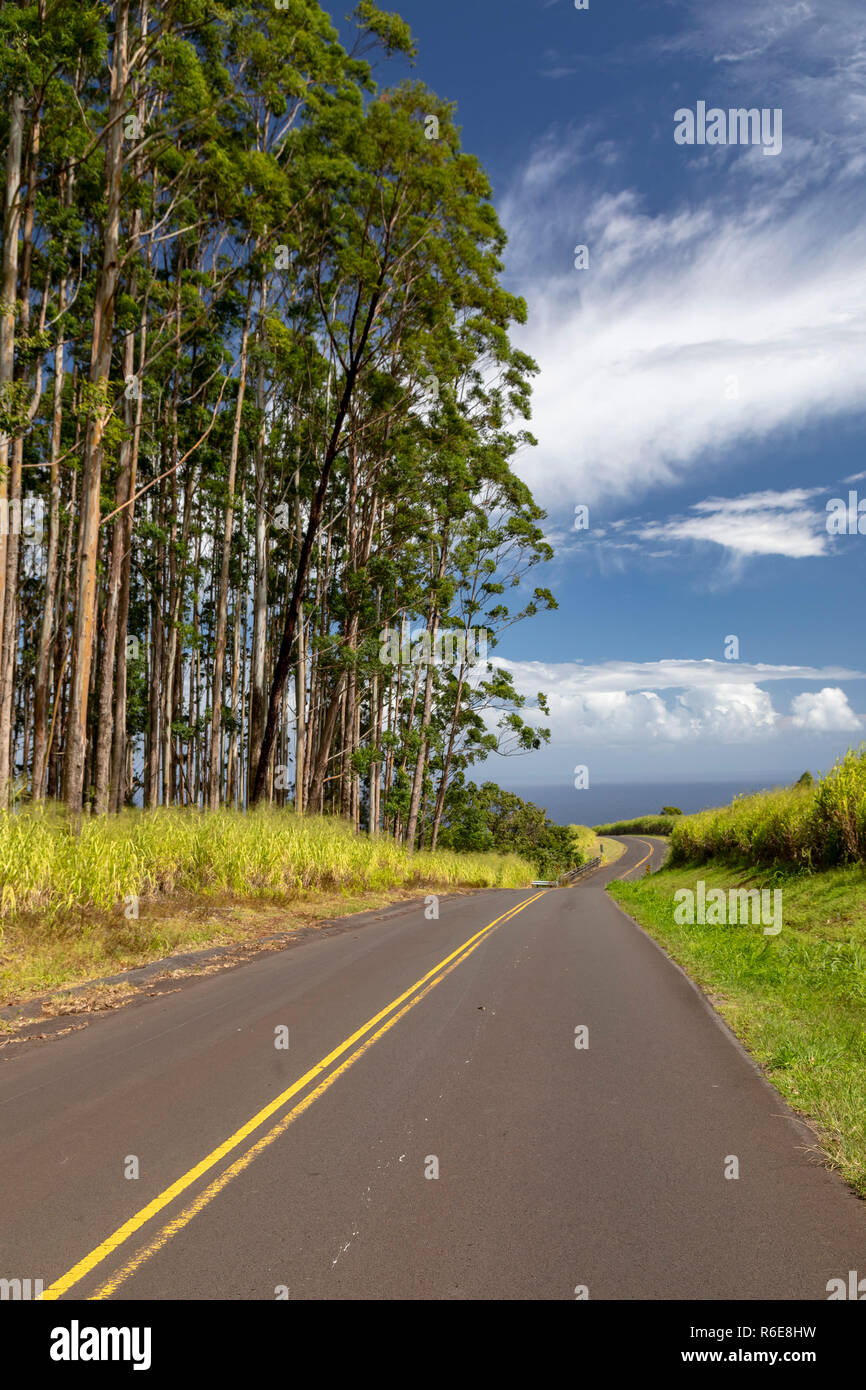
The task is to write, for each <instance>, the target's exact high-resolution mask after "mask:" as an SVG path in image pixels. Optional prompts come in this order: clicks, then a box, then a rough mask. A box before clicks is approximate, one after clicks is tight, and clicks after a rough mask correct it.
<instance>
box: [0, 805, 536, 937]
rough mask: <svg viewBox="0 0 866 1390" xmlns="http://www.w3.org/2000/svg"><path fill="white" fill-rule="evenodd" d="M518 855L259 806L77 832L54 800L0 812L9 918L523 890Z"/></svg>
mask: <svg viewBox="0 0 866 1390" xmlns="http://www.w3.org/2000/svg"><path fill="white" fill-rule="evenodd" d="M532 873H533V870H532V866H531V865H530V864H528V863H527V862H526V861H525V860H523V859H520V858H519V857H518V856H517V855H500V854H458V853H456V852H454V851H449V850H442V851H436V852H435V853H429V852H422V853H418V854H414V855H410V854H409V853H407V851H406V850H405V849H404V848H403V847H402V846H401V845H398V844H396V843H395V842H394V841H393V840H390V839H388V838H386V837H380V838H378V839H375V840H374V839H371V838H370V837H369V836H367V835H356V834H355V833H354V832H353V831H352V830H351V828H350V827H348V826H346V825H345V824H344V823H343V822H341V821H338V820H335V819H333V818H331V817H323V816H309V817H307V816H304V817H298V816H295V815H293V814H292V813H291V812H286V811H276V810H259V811H251V812H246V813H244V812H238V811H232V810H220V811H214V812H201V811H195V810H182V809H159V810H153V811H135V810H130V811H125V812H123V813H122V814H121V815H120V816H115V817H110V818H102V817H100V818H96V817H94V818H92V819H89V820H85V821H84V822H83V823H82V825H81V829H80V833H76V831H75V828H74V827H73V826H72V825H71V824H70V822H69V821H68V820H67V818H66V816H65V814H64V813H63V811H62V810H61V809H60V808H57V807H51V806H48V807H42V808H33V809H27V810H24V811H21V812H18V813H10V812H3V813H2V814H0V916H3V917H9V916H11V915H13V914H16V913H20V912H39V913H40V914H42V915H45V916H48V917H51V916H54V915H56V914H59V913H63V912H67V911H71V910H74V909H79V908H95V909H102V910H112V909H116V908H117V907H118V906H119V905H121V904H123V902H124V900H125V899H127V898H129V897H132V896H135V897H137V898H138V899H140V900H142V901H147V900H148V899H165V898H170V897H172V896H175V895H186V894H192V895H196V896H205V897H211V896H215V895H226V894H229V895H238V896H244V897H259V896H260V897H284V896H286V895H288V896H293V895H296V894H299V893H304V892H307V891H311V890H312V891H315V890H317V889H320V890H331V891H333V890H337V891H345V892H347V893H349V892H352V893H354V892H358V891H364V890H372V891H376V890H381V889H386V888H401V887H412V886H414V885H418V886H421V885H425V884H431V885H432V884H439V885H443V886H446V885H447V886H455V887H456V886H458V885H459V886H465V887H471V888H517V887H522V886H523V885H524V884H526V883H528V882H529V880H530V879H531V878H532Z"/></svg>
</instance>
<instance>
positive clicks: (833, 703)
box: [791, 686, 862, 734]
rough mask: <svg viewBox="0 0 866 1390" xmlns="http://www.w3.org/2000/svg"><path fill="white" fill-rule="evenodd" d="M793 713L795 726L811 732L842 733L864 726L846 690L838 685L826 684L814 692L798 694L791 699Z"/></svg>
mask: <svg viewBox="0 0 866 1390" xmlns="http://www.w3.org/2000/svg"><path fill="white" fill-rule="evenodd" d="M791 713H792V714H793V716H794V718H793V721H792V722H793V724H794V727H795V728H796V729H806V730H808V731H809V732H810V733H818V734H826V733H837V732H839V733H842V732H845V731H847V730H850V729H859V728H861V727H862V726H861V722H860V720H859V719H858V718H857V716H856V714H855V713H854V711H853V710H852V708H851V706H850V705H849V703H848V697H847V696H846V694H845V692H844V690H839V688H838V687H835V688H834V687H832V686H825V687H824V689H823V690H819V691H817V692H814V693H813V692H806V693H805V694H803V695H796V696H795V697H794V699H793V700H792V701H791Z"/></svg>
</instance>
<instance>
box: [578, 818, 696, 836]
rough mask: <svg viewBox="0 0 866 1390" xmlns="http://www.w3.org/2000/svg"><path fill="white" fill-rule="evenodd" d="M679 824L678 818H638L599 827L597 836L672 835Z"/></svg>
mask: <svg viewBox="0 0 866 1390" xmlns="http://www.w3.org/2000/svg"><path fill="white" fill-rule="evenodd" d="M676 823H677V816H674V815H660V816H636V817H635V818H634V819H633V820H618V821H612V822H611V824H610V825H597V826H596V827H595V833H596V835H670V833H671V831H672V830H673V827H674V826H675V825H676Z"/></svg>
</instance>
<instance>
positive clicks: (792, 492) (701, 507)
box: [638, 488, 829, 559]
mask: <svg viewBox="0 0 866 1390" xmlns="http://www.w3.org/2000/svg"><path fill="white" fill-rule="evenodd" d="M818 492H820V489H817V488H791V489H789V490H788V491H787V492H754V493H750V494H747V495H746V496H742V497H711V498H708V499H707V500H706V501H705V502H696V503H695V504H694V505H693V507H692V509H691V510H692V511H693V512H695V513H697V515H695V516H686V517H672V518H670V519H669V520H667V521H654V522H648V523H647V524H646V525H645V526H643V527H642V528H641V529H640V531H639V532H638V534H639V535H640V536H641V538H642V539H643V540H650V541H658V540H679V541H712V542H713V544H715V545H720V546H723V547H724V548H725V549H727V550H730V551H733V552H734V553H735V554H736V555H738V556H749V555H785V556H788V557H790V558H792V559H802V558H804V557H806V556H814V555H825V554H826V553H827V551H828V549H829V538H828V535H827V524H826V523H827V515H826V510H822V511H816V510H813V509H812V508H810V507H808V506H807V503H808V501H809V499H810V498H811V497H813V496H815V494H816V493H818Z"/></svg>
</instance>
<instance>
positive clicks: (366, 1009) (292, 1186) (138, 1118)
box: [0, 839, 866, 1300]
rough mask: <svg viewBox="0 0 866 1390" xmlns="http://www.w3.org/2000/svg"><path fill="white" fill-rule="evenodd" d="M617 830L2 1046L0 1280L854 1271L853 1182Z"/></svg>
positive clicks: (672, 1281) (435, 1280) (360, 1279)
mask: <svg viewBox="0 0 866 1390" xmlns="http://www.w3.org/2000/svg"><path fill="white" fill-rule="evenodd" d="M627 845H628V848H627V852H626V855H625V856H624V858H622V859H621V860H619V861H618V862H617V863H616V864H613V865H611V866H608V867H607V868H605V869H602V870H599V871H597V872H596V873H594V874H593V875H591V876H590V877H589V878H588V879H586V880H585V881H584V882H582V883H579V884H578V885H577V886H575V887H573V888H569V889H553V890H546V891H545V890H539V889H530V890H524V891H520V892H518V891H496V892H485V893H478V894H473V895H469V896H459V895H455V896H451V897H448V898H444V899H442V901H441V903H440V904H439V917H438V919H433V920H429V919H428V918H427V917H426V916H425V909H424V905H423V903H421V904H414V903H413V904H408V905H404V906H403V907H401V908H400V909H398V910H397V911H391V912H390V913H388V914H386V915H384V916H383V917H382V918H381V920H378V921H374V922H372V923H370V922H367V923H365V924H363V925H357V924H353V923H352V922H351V920H349V921H347V922H345V923H344V924H343V929H341V930H339V931H337V932H335V933H333V934H330V935H326V936H322V935H319V936H314V935H311V936H310V938H309V939H307V940H304V941H303V942H302V944H300V945H298V946H296V947H294V948H293V949H290V950H286V951H283V952H279V953H276V954H268V955H265V956H262V957H260V958H257V959H255V960H253V961H252V962H249V963H247V964H245V965H243V966H241V967H239V968H237V969H235V970H232V971H229V972H225V973H223V974H218V975H215V976H210V977H207V978H202V979H199V980H195V981H193V982H191V983H190V984H188V985H186V986H184V987H183V988H180V989H178V990H177V992H175V993H168V994H165V995H163V996H162V997H159V998H155V999H146V1000H143V1001H142V1002H141V1003H137V1004H134V1005H132V1006H130V1007H129V1008H127V1009H125V1010H123V1011H121V1012H119V1013H117V1014H114V1015H111V1016H106V1017H100V1018H99V1019H97V1020H96V1021H95V1022H94V1023H93V1024H92V1025H91V1026H89V1027H87V1028H86V1029H84V1030H83V1031H80V1032H75V1033H71V1034H69V1035H68V1036H66V1037H62V1038H59V1039H56V1040H53V1041H50V1042H44V1043H28V1044H23V1045H19V1046H18V1047H17V1049H16V1048H13V1047H8V1048H6V1049H5V1050H4V1052H3V1053H2V1057H3V1061H2V1063H0V1191H2V1220H0V1276H2V1277H5V1278H13V1277H19V1278H27V1277H29V1278H32V1279H42V1280H43V1282H44V1286H45V1293H46V1296H49V1297H52V1298H56V1297H60V1298H64V1299H82V1298H94V1297H96V1298H113V1299H116V1300H123V1299H217V1298H223V1299H274V1298H275V1297H276V1296H288V1297H289V1298H290V1299H484V1298H491V1299H555V1300H558V1299H574V1298H575V1297H576V1296H578V1294H576V1291H583V1290H585V1291H586V1292H587V1293H588V1296H589V1297H590V1298H591V1299H720V1298H734V1299H752V1298H770V1299H772V1298H782V1299H826V1297H827V1294H826V1292H825V1290H826V1285H827V1281H828V1280H829V1279H831V1278H836V1277H844V1278H847V1273H848V1271H849V1270H851V1269H861V1270H862V1271H863V1272H864V1273H866V1203H863V1202H862V1201H860V1200H859V1199H858V1198H856V1197H855V1196H854V1195H853V1194H852V1193H851V1192H850V1191H849V1190H848V1188H847V1187H846V1186H845V1185H844V1184H843V1183H842V1182H841V1180H840V1179H839V1178H837V1177H836V1176H835V1175H834V1174H832V1173H830V1172H829V1171H827V1169H826V1168H824V1167H823V1166H822V1165H821V1163H820V1162H819V1160H818V1157H817V1156H816V1155H815V1154H814V1153H812V1154H810V1153H809V1152H808V1149H809V1146H810V1144H811V1143H812V1140H811V1136H810V1135H809V1132H808V1131H807V1130H806V1129H805V1128H804V1127H803V1126H802V1125H800V1124H799V1122H798V1121H797V1120H796V1119H795V1118H794V1116H793V1115H792V1114H791V1112H790V1111H789V1110H787V1108H786V1107H785V1105H784V1104H783V1102H782V1101H781V1099H780V1098H779V1097H778V1095H777V1094H776V1092H775V1091H773V1090H772V1089H771V1088H770V1087H769V1086H768V1085H767V1083H766V1082H765V1081H764V1079H763V1078H762V1076H761V1075H760V1073H759V1072H758V1070H757V1069H756V1067H755V1066H754V1065H753V1063H752V1062H751V1061H750V1060H749V1059H748V1057H747V1056H746V1054H745V1053H744V1052H743V1050H742V1049H741V1048H740V1047H739V1045H738V1044H737V1043H736V1042H735V1041H734V1039H733V1038H732V1036H731V1035H730V1033H729V1032H728V1031H727V1029H726V1028H725V1027H724V1026H723V1025H722V1024H721V1023H720V1021H719V1020H718V1018H717V1016H716V1015H715V1014H714V1013H713V1011H712V1010H711V1008H710V1007H709V1005H708V1004H707V1002H706V1001H705V1000H704V999H703V997H702V996H701V994H700V993H699V992H698V991H697V989H696V988H695V987H694V986H693V985H692V984H691V983H690V982H689V981H688V980H687V979H686V977H685V976H684V975H683V973H682V972H681V971H680V970H679V969H678V968H677V967H676V966H675V965H674V964H672V962H671V961H670V960H669V959H668V958H667V957H666V956H665V955H664V953H663V952H662V951H661V950H660V949H659V948H658V947H657V946H656V945H655V944H654V943H653V942H652V941H651V940H650V939H649V938H648V937H647V936H646V935H645V934H644V933H643V932H642V931H641V930H640V929H639V928H638V927H637V926H636V925H635V924H634V923H633V922H632V921H631V920H630V919H629V918H628V917H627V916H626V915H625V914H624V913H623V912H621V911H620V909H619V908H618V907H617V906H616V904H615V903H614V902H613V901H612V900H611V899H610V898H609V897H608V896H607V895H606V894H605V892H604V886H605V884H606V883H607V882H608V881H609V880H610V879H611V878H613V877H618V876H623V875H626V874H641V873H644V872H646V863H645V862H644V861H647V862H649V863H650V864H651V865H654V864H658V863H659V862H660V857H661V844H660V842H650V841H643V840H636V839H629V840H628V841H627ZM648 856H651V857H648ZM428 910H432V906H431V907H430V908H429V909H428ZM285 1029H287V1030H288V1047H277V1046H276V1045H275V1043H276V1042H278V1041H284V1040H285V1033H284V1032H282V1033H281V1032H280V1031H279V1030H285ZM578 1029H586V1030H588V1034H581V1033H576V1030H578ZM586 1039H588V1046H585V1047H577V1046H575V1043H576V1041H583V1040H586ZM732 1156H733V1157H735V1158H736V1159H737V1161H738V1164H739V1177H738V1178H736V1179H731V1178H726V1177H725V1175H724V1174H725V1168H726V1165H727V1167H728V1168H729V1169H730V1168H731V1166H732V1165H731V1162H730V1159H731V1157H732ZM136 1163H137V1166H138V1176H137V1177H134V1176H126V1175H125V1174H126V1173H132V1172H134V1171H135V1164H136ZM437 1169H438V1177H435V1176H428V1174H431V1175H432V1174H433V1173H434V1172H435V1171H437Z"/></svg>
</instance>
